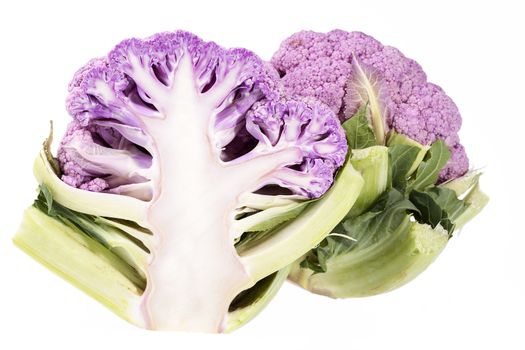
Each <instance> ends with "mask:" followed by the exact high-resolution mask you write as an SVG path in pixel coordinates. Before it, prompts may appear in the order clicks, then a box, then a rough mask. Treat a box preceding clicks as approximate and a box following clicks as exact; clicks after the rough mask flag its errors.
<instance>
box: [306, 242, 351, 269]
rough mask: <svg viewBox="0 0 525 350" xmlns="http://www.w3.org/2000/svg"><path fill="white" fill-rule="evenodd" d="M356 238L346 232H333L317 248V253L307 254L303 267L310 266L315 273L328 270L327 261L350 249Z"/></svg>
mask: <svg viewBox="0 0 525 350" xmlns="http://www.w3.org/2000/svg"><path fill="white" fill-rule="evenodd" d="M354 242H355V240H354V239H353V238H351V237H349V236H347V235H344V234H334V233H331V234H330V235H328V237H326V238H325V239H324V240H323V241H322V242H321V243H320V244H319V246H317V248H316V249H315V254H307V255H306V257H305V259H304V260H303V261H302V262H301V267H302V268H308V269H310V270H312V271H313V272H314V273H321V272H326V271H327V267H326V264H327V261H328V260H329V259H330V258H331V257H333V256H337V255H340V254H344V253H345V252H347V251H349V250H350V247H351V246H352V245H353V244H354Z"/></svg>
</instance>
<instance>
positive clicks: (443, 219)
mask: <svg viewBox="0 0 525 350" xmlns="http://www.w3.org/2000/svg"><path fill="white" fill-rule="evenodd" d="M410 201H411V202H412V203H413V204H414V205H415V206H416V208H417V209H418V210H417V211H416V212H414V217H415V219H416V220H417V221H418V222H419V223H422V224H428V225H430V226H431V227H432V228H436V227H437V226H438V225H441V227H443V228H444V229H445V230H446V231H447V232H448V234H449V236H450V235H452V232H453V231H454V224H453V223H452V222H451V221H450V218H449V217H448V214H447V212H446V211H445V210H443V208H442V207H441V206H440V205H439V204H438V203H437V202H436V201H435V200H434V198H433V197H432V196H431V195H429V194H428V193H425V192H419V191H412V192H410Z"/></svg>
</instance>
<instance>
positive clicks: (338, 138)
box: [58, 31, 361, 332]
mask: <svg viewBox="0 0 525 350" xmlns="http://www.w3.org/2000/svg"><path fill="white" fill-rule="evenodd" d="M67 110H68V112H69V113H70V114H71V116H72V117H73V121H72V122H71V123H70V125H69V127H68V129H67V132H66V135H65V136H64V137H63V139H62V141H61V143H60V147H59V150H58V161H59V165H60V169H61V172H62V176H61V180H62V181H63V182H65V183H67V184H68V185H70V186H72V187H75V188H79V189H81V190H86V191H90V192H89V195H88V196H87V197H86V198H100V199H102V201H103V202H104V207H105V208H107V211H106V212H107V216H109V217H112V215H111V213H110V211H111V210H117V211H118V210H119V209H118V208H117V209H115V208H114V206H115V205H109V204H107V203H106V202H107V201H116V199H114V198H119V199H122V198H123V197H122V196H128V197H134V198H127V199H129V202H130V203H136V204H135V205H136V206H137V207H138V209H134V210H130V211H129V213H128V212H125V213H124V215H123V214H122V211H119V214H118V215H116V216H117V217H119V218H124V219H126V220H131V221H140V222H141V224H142V225H144V226H145V227H146V228H147V229H148V230H150V231H151V233H152V237H153V238H152V240H151V241H147V244H146V243H144V244H145V245H147V246H148V249H150V250H151V251H152V252H153V253H152V256H153V258H152V259H151V260H150V261H148V264H147V266H145V267H144V271H145V277H146V278H147V288H146V290H145V291H144V294H143V295H142V296H141V300H140V302H139V303H138V304H137V305H140V311H139V312H138V313H137V314H138V315H140V316H141V317H142V319H141V320H140V322H138V323H139V324H141V325H143V326H145V327H147V328H152V329H187V330H201V331H202V330H204V331H212V332H216V331H222V330H223V329H224V327H225V325H226V320H227V316H228V310H229V306H230V304H231V303H232V300H233V299H234V298H235V296H236V295H238V294H239V293H240V292H241V291H243V290H245V289H247V288H250V287H251V286H253V284H254V283H256V282H257V281H258V280H259V279H262V278H264V277H266V276H268V275H269V274H272V273H274V272H276V271H277V270H279V269H281V268H282V267H284V266H286V265H287V264H290V263H292V262H293V261H294V260H295V259H297V258H298V257H299V256H300V255H301V254H303V253H304V251H306V249H309V248H310V247H311V242H310V241H309V240H308V239H307V240H305V242H304V245H305V248H304V249H298V247H300V246H301V244H303V243H299V246H298V245H297V240H294V239H295V238H294V239H292V238H293V237H294V235H295V234H296V235H300V232H303V231H304V229H306V228H308V227H309V226H310V225H303V226H298V228H299V229H297V228H293V227H291V228H289V229H288V231H286V232H288V233H286V234H285V236H286V237H287V238H286V242H285V244H282V243H281V242H277V243H274V245H276V250H277V253H276V254H277V256H278V257H277V258H276V259H277V260H275V259H274V258H272V256H270V257H265V256H266V255H267V254H270V255H271V254H272V253H273V251H272V249H268V247H269V246H272V243H270V242H268V243H266V244H265V245H264V246H263V247H262V248H260V250H257V249H255V250H250V251H249V252H244V255H243V256H240V254H239V252H238V251H237V250H236V248H235V246H234V244H235V242H236V241H237V240H239V239H240V238H241V236H242V235H243V234H244V233H246V232H252V231H257V230H268V229H269V228H273V227H275V226H276V225H278V224H279V223H280V222H282V221H285V220H288V219H287V217H289V215H291V214H289V212H294V211H297V210H299V209H300V208H303V207H304V205H303V204H304V203H305V202H306V201H307V200H309V199H313V198H319V197H321V196H322V195H323V194H324V193H325V192H326V191H327V190H328V189H329V188H330V187H331V185H332V183H333V182H334V177H335V174H336V172H337V170H338V169H339V168H340V167H341V166H342V165H343V163H344V161H345V158H346V153H347V148H348V146H347V143H346V138H345V133H344V130H343V128H342V127H341V124H340V123H339V120H338V117H337V115H336V114H335V113H334V112H333V111H332V110H331V109H330V108H328V107H327V106H326V105H325V104H323V103H321V102H319V101H317V100H315V99H307V98H297V99H296V98H293V97H292V96H289V95H287V94H284V88H283V86H282V84H281V82H280V79H279V76H278V75H277V72H276V70H275V69H274V68H273V67H272V66H271V65H270V64H268V63H267V62H263V61H262V60H261V59H260V58H259V57H257V56H256V55H255V54H253V53H252V52H250V51H247V50H245V49H224V48H222V47H220V46H218V45H217V44H215V43H213V42H204V41H202V40H201V39H199V38H198V37H196V36H195V35H193V34H190V33H187V32H182V31H179V32H175V33H161V34H157V35H154V36H152V37H150V38H147V39H144V40H140V39H129V40H124V41H123V42H121V43H120V44H119V45H117V46H116V47H115V48H114V49H113V50H112V51H111V52H110V53H109V54H108V55H107V57H102V58H97V59H94V60H91V61H90V62H88V63H87V65H86V66H85V67H83V68H82V69H80V70H79V71H78V72H77V73H76V74H75V77H74V78H73V80H72V82H71V83H70V85H69V96H68V98H67ZM347 173H348V172H347ZM352 174H353V173H352ZM353 176H354V175H353ZM355 179H356V181H355V189H359V188H360V186H361V182H360V181H361V178H360V177H358V176H357V175H355ZM350 187H352V186H350ZM75 191H76V189H75ZM92 192H102V193H92ZM86 193H88V192H86ZM357 193H358V190H357V191H355V197H356V196H357ZM137 200H138V201H137ZM111 203H113V202H111ZM115 203H116V202H115ZM137 203H138V204H137ZM101 204H102V203H101ZM80 205H82V202H81V203H80ZM334 205H337V206H340V207H345V208H347V207H349V206H350V205H351V203H343V202H342V201H340V200H337V201H334ZM87 210H88V211H90V210H91V208H87ZM346 211H347V209H344V210H341V211H340V214H338V215H340V217H337V216H335V217H334V218H333V219H330V220H332V221H334V222H333V224H334V225H335V223H336V220H337V219H340V218H341V217H342V216H343V215H344V213H345V212H346ZM137 212H138V213H139V214H136V213H137ZM134 214H136V216H133V215H134ZM287 215H288V216H287ZM330 220H328V221H329V222H330ZM330 225H331V224H330ZM261 227H263V228H261ZM330 227H332V226H330ZM292 229H293V230H294V231H293V232H291V230H292ZM327 229H328V228H327ZM301 230H303V231H301ZM134 232H135V231H134ZM295 232H297V233H295ZM313 234H315V235H316V236H318V235H321V234H326V232H324V233H323V230H318V231H315V232H313ZM148 239H149V238H148ZM315 239H317V240H320V239H321V238H315ZM294 242H296V243H294ZM312 242H313V241H312ZM287 244H288V245H289V246H292V245H293V249H296V250H297V253H294V254H295V255H294V254H291V255H290V254H287V256H286V257H284V258H283V257H279V254H281V253H279V252H280V251H281V249H284V248H283V247H286V246H287ZM258 258H260V259H262V260H264V259H268V260H269V261H275V262H277V264H276V263H272V264H271V265H272V266H270V265H269V264H262V265H257V264H258V262H257V261H259V260H257V259H258ZM252 261H255V262H253V263H252ZM206 291H213V293H210V292H206Z"/></svg>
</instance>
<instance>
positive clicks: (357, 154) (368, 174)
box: [346, 146, 389, 218]
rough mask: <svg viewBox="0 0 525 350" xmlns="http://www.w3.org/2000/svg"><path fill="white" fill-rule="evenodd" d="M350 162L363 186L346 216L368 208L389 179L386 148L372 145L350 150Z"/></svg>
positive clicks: (351, 215) (358, 213)
mask: <svg viewBox="0 0 525 350" xmlns="http://www.w3.org/2000/svg"><path fill="white" fill-rule="evenodd" d="M350 162H351V163H352V165H353V166H354V168H355V169H356V170H357V171H359V173H361V176H363V179H364V180H365V181H364V186H363V189H362V190H361V193H360V194H359V197H358V198H357V201H356V202H355V204H354V206H353V207H352V209H351V210H350V211H349V212H348V214H347V215H346V217H347V218H348V217H355V216H358V215H360V214H362V213H363V212H364V211H366V210H368V209H369V208H370V207H371V206H372V204H374V202H375V201H376V199H377V198H378V197H379V196H380V195H381V194H382V193H383V192H384V191H385V190H386V189H387V187H388V180H389V158H388V148H387V147H385V146H372V147H368V148H365V149H359V150H352V157H351V158H350Z"/></svg>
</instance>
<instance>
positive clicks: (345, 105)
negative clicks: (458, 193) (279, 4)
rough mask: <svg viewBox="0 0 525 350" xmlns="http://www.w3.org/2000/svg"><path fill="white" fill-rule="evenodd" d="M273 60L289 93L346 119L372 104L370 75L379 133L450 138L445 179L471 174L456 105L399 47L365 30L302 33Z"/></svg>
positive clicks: (424, 141)
mask: <svg viewBox="0 0 525 350" xmlns="http://www.w3.org/2000/svg"><path fill="white" fill-rule="evenodd" d="M271 62H272V64H273V65H274V67H275V68H276V69H277V71H278V72H279V74H280V76H281V77H282V81H283V84H284V86H285V88H286V90H287V91H288V93H290V94H296V95H300V96H307V97H314V98H317V99H319V100H320V101H322V102H324V103H326V104H327V105H328V106H329V107H330V108H331V109H332V110H333V111H334V112H335V113H337V114H338V116H339V118H340V119H341V120H345V119H348V118H350V117H351V116H352V115H353V114H354V113H355V111H356V110H357V108H358V107H359V105H360V104H362V103H364V102H366V96H363V93H362V92H361V91H359V90H360V89H363V86H362V84H361V83H362V82H361V81H360V75H362V74H365V75H366V76H367V78H368V80H367V82H370V81H372V82H373V84H372V85H373V86H371V88H372V89H374V93H376V94H377V96H378V100H379V101H380V104H381V106H379V107H378V108H377V111H376V112H377V113H378V114H380V117H381V120H383V123H384V124H385V125H384V126H378V128H377V129H376V128H374V129H375V130H376V131H378V130H381V131H386V130H388V129H389V128H391V129H394V130H395V131H397V132H399V133H401V134H404V135H407V136H408V137H410V138H412V139H414V140H416V141H418V142H420V143H422V144H430V143H432V142H434V141H436V140H438V139H442V140H444V141H445V142H446V144H447V145H448V146H449V148H450V151H451V153H452V156H451V159H450V161H449V163H448V164H447V165H446V167H445V168H444V169H443V170H442V172H441V174H440V181H446V180H449V179H453V178H457V177H459V176H461V175H463V174H465V172H466V171H467V170H468V158H467V156H466V154H465V152H464V148H463V146H461V144H460V143H459V137H458V135H457V134H458V131H459V128H460V126H461V116H460V114H459V111H458V109H457V107H456V105H455V104H454V102H453V101H452V100H451V99H450V97H448V96H447V95H446V94H445V92H444V91H443V90H442V89H441V88H440V87H438V86H437V85H435V84H432V83H428V82H427V79H426V75H425V73H424V72H423V70H422V69H421V67H420V66H419V64H418V63H417V62H415V61H414V60H411V59H409V58H406V57H405V56H404V55H403V54H402V53H401V52H400V51H399V50H397V49H396V48H393V47H390V46H383V45H382V44H381V43H379V42H378V41H377V40H375V39H374V38H372V37H370V36H368V35H366V34H363V33H360V32H350V33H349V32H345V31H342V30H334V31H331V32H329V33H326V34H324V33H316V32H312V31H302V32H299V33H296V34H294V35H292V36H291V37H289V38H288V39H286V40H285V41H283V43H282V44H281V46H280V48H279V50H278V51H277V52H276V53H275V54H274V56H273V57H272V60H271ZM360 71H361V72H360ZM370 78H372V79H370ZM456 152H458V154H456Z"/></svg>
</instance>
